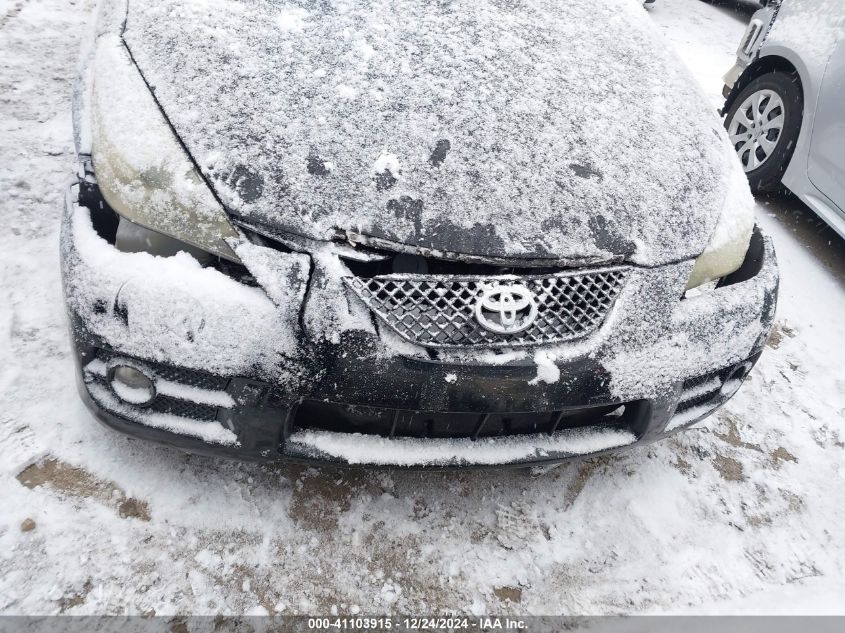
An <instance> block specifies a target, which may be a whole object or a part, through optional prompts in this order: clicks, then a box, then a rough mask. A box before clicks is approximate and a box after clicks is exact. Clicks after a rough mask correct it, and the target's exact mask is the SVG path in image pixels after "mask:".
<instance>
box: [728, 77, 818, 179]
mask: <svg viewBox="0 0 845 633" xmlns="http://www.w3.org/2000/svg"><path fill="white" fill-rule="evenodd" d="M803 102H804V99H803V96H802V93H801V85H800V83H799V81H798V76H797V75H795V74H789V73H784V72H773V73H768V74H766V75H761V76H760V77H757V79H755V80H754V81H752V82H751V83H750V84H748V85H747V86H746V87H745V88H744V89H743V90H742V92H740V93H739V94H738V95H737V97H736V99H734V101H733V104H732V105H731V107H730V109H729V110H728V114H727V116H726V117H725V128H727V130H728V136H729V137H730V139H731V143H733V146H734V149H735V150H736V153H737V156H739V160H740V162H741V163H742V168H743V169H744V170H745V175H746V176H748V184H749V185H751V190H752V191H754V192H761V191H776V190H778V189H780V188H781V185H780V181H781V178H782V176H783V172H784V171H786V168H787V166H788V165H789V159H790V158H792V152H793V151H794V150H795V142H796V141H797V140H798V133H799V132H800V131H801V119H802V117H803V109H804V103H803Z"/></svg>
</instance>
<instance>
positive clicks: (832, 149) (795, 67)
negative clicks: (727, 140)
mask: <svg viewBox="0 0 845 633" xmlns="http://www.w3.org/2000/svg"><path fill="white" fill-rule="evenodd" d="M724 93H725V97H726V99H727V101H726V102H725V106H724V109H723V110H722V112H723V113H724V114H725V115H726V116H725V127H727V130H728V134H729V135H730V137H731V141H732V142H733V144H734V147H735V148H736V151H737V154H738V155H739V158H740V160H741V162H742V165H743V168H744V169H745V172H746V174H747V175H748V180H749V183H750V184H751V189H752V190H753V191H755V192H764V191H775V190H778V189H780V188H781V187H782V186H786V188H788V189H789V190H790V191H792V193H794V194H795V195H796V196H798V197H799V198H801V200H803V201H804V202H805V203H806V204H807V205H808V206H809V207H810V208H812V209H813V211H815V212H816V213H817V214H818V215H819V216H821V218H822V219H824V220H825V221H826V222H827V223H828V224H830V225H831V226H832V227H833V228H834V229H835V230H836V232H837V233H839V234H840V235H842V236H843V237H845V2H843V1H842V0H774V1H771V2H769V3H768V6H766V7H765V8H763V9H761V10H759V11H757V12H756V13H755V14H754V16H753V17H752V19H751V22H750V23H749V25H748V28H747V29H746V31H745V34H744V36H743V38H742V41H741V43H740V48H739V51H738V53H737V63H736V64H735V65H734V67H733V68H732V69H731V70H730V71H729V72H728V74H727V75H725V88H724Z"/></svg>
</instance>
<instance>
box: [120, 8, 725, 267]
mask: <svg viewBox="0 0 845 633" xmlns="http://www.w3.org/2000/svg"><path fill="white" fill-rule="evenodd" d="M124 39H125V42H126V44H127V46H128V47H129V49H130V51H131V53H132V55H133V57H134V59H135V61H136V63H137V64H138V67H139V68H140V70H141V72H142V73H143V74H144V77H145V79H146V80H147V82H148V83H149V84H150V86H151V87H152V88H153V90H154V92H155V95H156V98H157V99H158V101H159V103H160V105H161V107H162V108H163V110H164V112H165V113H166V115H167V116H168V118H169V119H170V121H171V123H172V124H173V127H174V128H175V130H176V132H177V133H178V135H179V136H180V138H181V139H182V141H183V142H184V144H185V146H186V147H187V149H188V150H189V151H190V153H191V155H192V156H193V158H194V160H195V161H196V163H197V165H198V166H199V168H200V169H201V171H202V172H203V174H204V175H205V176H206V178H207V179H208V181H209V182H210V183H211V185H212V187H213V188H214V189H215V191H216V193H217V194H218V196H219V197H220V199H221V200H222V201H223V203H224V204H225V205H226V207H227V210H228V211H229V212H230V213H231V214H233V215H236V216H239V217H240V218H242V219H244V220H246V221H249V222H252V223H256V224H262V225H265V226H270V227H272V228H273V229H275V230H279V231H284V232H290V233H295V234H298V235H304V236H307V237H310V238H316V239H330V238H331V237H332V236H335V235H337V233H338V231H341V232H342V231H351V232H355V233H360V234H363V235H367V236H372V237H377V238H381V239H383V240H388V241H391V242H396V243H399V244H404V245H409V246H416V247H425V248H427V249H436V250H440V251H447V252H452V253H462V254H468V255H475V256H481V257H496V258H519V259H521V258H543V259H548V258H552V259H557V260H561V261H566V262H586V261H598V260H610V259H620V258H625V259H627V260H629V261H634V262H637V263H641V264H646V265H656V264H661V263H665V262H669V261H677V260H680V259H683V258H688V257H693V256H695V255H697V254H699V253H700V252H701V251H702V250H703V249H704V247H705V245H706V244H707V241H708V239H709V237H710V235H711V234H712V232H713V229H714V227H715V224H716V221H717V219H718V217H719V214H720V212H721V208H722V204H723V202H724V200H725V194H726V189H725V187H726V182H727V180H728V179H727V178H726V177H725V175H726V170H728V169H733V168H735V165H733V164H732V163H731V160H730V153H731V152H730V148H729V146H728V144H727V141H726V138H725V136H724V132H723V131H722V128H721V126H720V125H719V122H718V120H717V119H716V116H715V114H714V112H713V109H712V106H711V105H710V104H709V103H708V102H707V99H706V98H704V97H703V96H702V95H701V93H700V91H699V90H698V88H697V87H696V86H695V85H694V83H693V81H692V80H691V79H690V78H689V77H688V75H687V73H686V71H685V69H684V68H683V67H682V66H681V64H680V62H678V60H677V59H676V58H675V57H674V56H673V55H671V54H670V53H668V52H667V50H666V44H665V42H664V41H663V39H662V37H661V35H660V34H659V33H658V32H657V31H656V29H655V28H654V26H653V25H652V24H651V22H650V21H649V18H648V17H647V15H646V13H645V12H644V11H643V9H642V7H641V6H639V3H638V2H636V1H634V0H591V1H590V2H559V1H551V0H549V1H546V0H519V1H516V2H509V1H505V0H440V1H433V0H428V1H424V0H381V1H379V0H343V1H341V0H338V1H333V0H319V1H317V0H315V1H313V2H310V1H307V0H299V1H292V2H281V1H279V2H276V1H273V2H271V1H264V0H248V1H247V0H245V1H242V2H241V1H236V0H225V1H224V0H154V1H152V0H150V1H142V0H131V1H130V2H129V13H128V19H127V22H126V28H125V32H124Z"/></svg>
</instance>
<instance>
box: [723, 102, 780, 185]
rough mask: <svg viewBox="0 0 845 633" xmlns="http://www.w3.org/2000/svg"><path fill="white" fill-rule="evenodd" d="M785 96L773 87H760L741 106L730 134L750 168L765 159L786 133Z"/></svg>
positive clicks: (741, 160) (738, 151)
mask: <svg viewBox="0 0 845 633" xmlns="http://www.w3.org/2000/svg"><path fill="white" fill-rule="evenodd" d="M784 115H785V111H784V108H783V100H782V99H781V98H780V96H779V95H778V94H777V93H776V92H774V91H773V90H758V91H757V92H755V93H752V94H751V95H749V97H748V98H747V99H746V100H745V101H743V102H742V105H740V106H739V108H738V109H737V111H736V113H735V114H734V116H733V118H732V119H731V121H730V123H729V124H728V136H729V137H730V139H731V143H733V145H734V149H735V150H736V153H737V155H738V156H739V160H740V162H742V167H743V169H745V171H746V172H749V171H754V170H755V169H757V168H758V167H760V165H762V164H763V163H765V162H766V161H767V160H768V159H769V157H770V156H771V155H772V152H773V151H774V150H775V147H777V144H778V141H779V140H780V137H781V135H782V134H783V124H784Z"/></svg>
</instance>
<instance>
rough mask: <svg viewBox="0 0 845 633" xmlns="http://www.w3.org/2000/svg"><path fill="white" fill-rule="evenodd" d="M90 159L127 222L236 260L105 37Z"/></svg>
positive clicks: (227, 231)
mask: <svg viewBox="0 0 845 633" xmlns="http://www.w3.org/2000/svg"><path fill="white" fill-rule="evenodd" d="M91 110H92V112H91V115H92V116H91V123H92V129H91V158H92V161H93V163H94V170H95V172H96V174H97V182H98V184H99V186H100V192H101V193H102V195H103V198H104V199H105V201H106V202H108V204H109V205H110V206H111V207H112V209H114V210H115V211H116V212H117V213H118V214H120V215H121V216H123V217H124V218H126V219H127V220H129V221H131V222H134V223H135V224H140V225H141V226H144V227H146V228H148V229H152V230H154V231H158V232H160V233H164V234H165V235H169V236H171V237H173V238H176V239H178V240H181V241H183V242H187V243H188V244H191V245H193V246H196V247H198V248H201V249H203V250H205V251H208V252H210V253H213V254H215V255H219V256H220V257H225V258H226V259H230V260H233V261H239V260H238V258H237V256H236V255H235V253H234V252H233V251H232V249H231V248H229V246H228V245H227V244H226V242H225V241H224V240H225V239H227V238H234V237H237V233H236V231H235V229H234V228H233V227H232V225H231V224H230V223H229V220H228V217H227V216H226V212H225V211H224V210H223V207H222V206H221V205H220V203H219V202H218V201H217V199H216V198H215V197H214V196H213V195H212V193H211V191H210V190H209V188H208V186H207V185H206V183H205V181H203V179H202V177H201V176H200V174H199V173H198V172H197V170H196V168H195V167H194V164H193V163H192V162H191V159H190V157H189V156H188V154H187V152H186V151H185V150H184V148H183V147H182V145H181V144H180V143H179V141H178V139H177V138H176V136H175V134H174V133H173V131H172V130H171V129H170V125H169V124H168V122H167V120H166V119H165V118H164V115H163V114H162V113H161V111H160V110H159V107H158V104H157V103H156V102H155V99H153V95H152V93H151V92H150V90H149V88H148V87H147V84H146V82H145V81H144V79H143V77H141V74H140V72H139V71H138V69H137V68H136V67H135V64H134V63H133V62H132V60H131V59H130V57H129V52H128V51H127V50H126V48H125V47H124V46H123V43H122V42H121V40H120V38H118V37H117V36H104V37H103V38H101V39H100V41H99V43H98V45H97V54H96V58H95V60H94V90H93V98H92V100H91Z"/></svg>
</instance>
